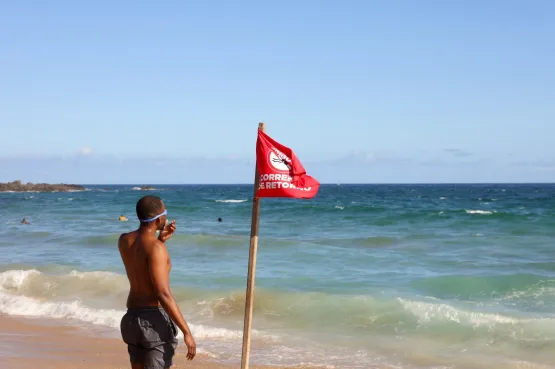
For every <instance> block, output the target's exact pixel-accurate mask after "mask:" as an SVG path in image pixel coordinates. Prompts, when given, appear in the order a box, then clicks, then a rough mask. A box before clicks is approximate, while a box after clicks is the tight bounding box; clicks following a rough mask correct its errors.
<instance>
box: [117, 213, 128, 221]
mask: <svg viewBox="0 0 555 369" xmlns="http://www.w3.org/2000/svg"><path fill="white" fill-rule="evenodd" d="M119 220H120V222H127V218H126V217H124V216H123V215H120V216H119Z"/></svg>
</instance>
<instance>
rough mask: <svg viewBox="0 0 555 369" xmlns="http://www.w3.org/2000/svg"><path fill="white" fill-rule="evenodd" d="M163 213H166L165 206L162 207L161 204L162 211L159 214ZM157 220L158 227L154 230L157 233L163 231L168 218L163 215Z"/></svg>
mask: <svg viewBox="0 0 555 369" xmlns="http://www.w3.org/2000/svg"><path fill="white" fill-rule="evenodd" d="M164 211H166V205H164V203H162V210H160V213H163V212H164ZM158 220H159V221H160V223H159V224H158V227H156V229H157V230H158V231H161V230H163V229H164V227H165V226H166V224H167V223H168V216H167V215H163V216H161V217H160V218H158Z"/></svg>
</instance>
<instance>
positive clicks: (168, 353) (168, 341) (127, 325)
mask: <svg viewBox="0 0 555 369" xmlns="http://www.w3.org/2000/svg"><path fill="white" fill-rule="evenodd" d="M120 329H121V337H122V338H123V341H124V342H125V343H126V344H127V351H128V352H129V358H130V360H131V363H132V364H144V367H145V369H167V368H169V367H170V366H171V365H172V359H173V356H174V354H175V349H176V348H177V327H176V325H175V323H174V322H173V321H172V320H171V319H170V317H169V316H168V314H167V313H166V312H165V311H164V309H162V308H159V307H144V308H132V309H128V310H127V313H126V314H125V315H124V316H123V318H122V319H121V325H120Z"/></svg>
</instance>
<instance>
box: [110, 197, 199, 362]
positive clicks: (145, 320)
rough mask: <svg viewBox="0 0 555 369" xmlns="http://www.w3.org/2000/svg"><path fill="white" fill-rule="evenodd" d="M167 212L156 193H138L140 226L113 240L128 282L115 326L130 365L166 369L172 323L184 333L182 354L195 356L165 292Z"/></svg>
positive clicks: (171, 345) (173, 335)
mask: <svg viewBox="0 0 555 369" xmlns="http://www.w3.org/2000/svg"><path fill="white" fill-rule="evenodd" d="M166 214H167V211H166V207H165V206H164V203H163V202H162V200H161V199H160V198H159V197H156V196H144V197H142V198H141V199H140V200H139V201H138V202H137V217H138V218H139V222H140V226H139V229H137V230H136V231H133V232H130V233H125V234H122V235H121V236H120V238H119V241H118V248H119V252H120V254H121V258H122V260H123V264H124V265H125V271H126V272H127V278H129V284H130V291H129V297H128V298H127V313H126V314H125V315H124V316H123V318H122V320H121V327H120V328H121V335H122V338H123V341H124V342H125V343H126V344H127V351H128V352H129V357H130V359H131V368H132V369H166V368H169V367H170V366H171V365H172V359H173V356H174V354H175V349H176V348H177V338H176V336H177V327H179V329H180V330H181V332H183V336H184V338H185V345H187V359H188V360H193V358H194V357H195V355H196V344H195V340H194V338H193V336H192V334H191V331H190V330H189V327H188V326H187V323H186V322H185V319H183V315H182V314H181V311H180V310H179V307H178V306H177V303H176V302H175V299H174V298H173V295H172V294H171V291H170V285H169V273H170V269H171V262H170V257H169V255H168V250H167V249H166V245H165V242H166V241H167V240H169V239H170V237H171V236H172V235H173V233H174V232H175V220H174V221H173V222H172V223H171V224H169V225H167V217H166ZM156 231H160V234H159V236H158V237H156ZM176 324H177V327H176Z"/></svg>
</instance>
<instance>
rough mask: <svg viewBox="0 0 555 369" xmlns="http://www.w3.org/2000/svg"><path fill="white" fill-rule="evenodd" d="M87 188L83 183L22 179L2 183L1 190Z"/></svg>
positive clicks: (35, 190)
mask: <svg viewBox="0 0 555 369" xmlns="http://www.w3.org/2000/svg"><path fill="white" fill-rule="evenodd" d="M85 190H86V188H85V187H83V186H81V185H75V184H64V183H60V184H49V183H31V182H29V183H21V181H13V182H7V183H0V192H75V191H85Z"/></svg>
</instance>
